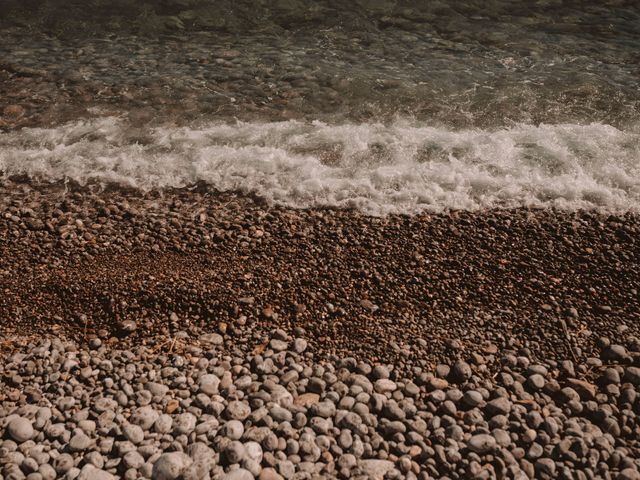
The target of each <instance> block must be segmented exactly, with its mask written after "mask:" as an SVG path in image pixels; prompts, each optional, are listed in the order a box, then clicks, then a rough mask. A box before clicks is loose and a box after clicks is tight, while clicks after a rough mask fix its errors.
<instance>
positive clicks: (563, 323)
mask: <svg viewBox="0 0 640 480" xmlns="http://www.w3.org/2000/svg"><path fill="white" fill-rule="evenodd" d="M560 325H562V329H563V330H564V334H565V336H566V337H567V342H568V343H569V351H570V352H571V356H572V357H573V361H574V362H575V363H578V358H577V357H576V353H575V352H574V351H573V345H572V344H571V337H570V335H569V329H568V328H567V323H566V322H565V321H564V320H562V319H560Z"/></svg>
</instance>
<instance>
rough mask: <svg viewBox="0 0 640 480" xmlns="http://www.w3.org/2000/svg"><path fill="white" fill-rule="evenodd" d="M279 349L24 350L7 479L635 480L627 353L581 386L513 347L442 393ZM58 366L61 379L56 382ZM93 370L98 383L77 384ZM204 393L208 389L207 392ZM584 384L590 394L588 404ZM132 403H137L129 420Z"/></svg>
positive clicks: (11, 365)
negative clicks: (580, 388) (88, 369)
mask: <svg viewBox="0 0 640 480" xmlns="http://www.w3.org/2000/svg"><path fill="white" fill-rule="evenodd" d="M281 336H282V332H281V331H273V332H272V334H271V339H270V341H269V342H266V345H267V346H266V348H263V349H259V351H255V352H247V353H243V354H240V352H239V353H238V354H232V355H229V354H228V353H227V352H225V351H224V350H223V349H221V348H219V346H213V345H211V344H208V346H207V347H204V348H201V347H197V345H199V344H196V343H192V344H185V346H184V348H183V349H182V351H181V352H171V351H169V350H168V349H169V348H170V347H165V348H166V349H165V350H162V349H161V350H157V349H149V348H146V347H142V346H139V347H134V348H132V349H127V350H121V349H119V348H118V346H117V345H115V346H113V347H110V346H106V345H101V346H98V347H91V348H87V347H86V346H83V345H79V344H76V343H74V342H72V341H63V340H60V339H55V338H52V339H45V340H41V341H39V342H37V343H31V344H28V345H25V346H24V348H23V349H20V350H17V351H15V352H13V353H11V354H7V355H5V356H4V357H3V359H2V364H3V366H4V370H3V371H4V372H5V374H4V375H3V377H2V380H1V381H0V388H1V389H2V391H3V392H5V391H9V390H10V389H11V388H12V387H11V385H12V384H13V382H14V380H13V379H14V377H15V375H20V377H21V387H22V389H23V390H22V392H21V393H19V395H18V396H17V397H15V398H13V399H10V398H9V397H8V396H7V395H4V396H3V397H2V401H1V403H0V438H2V440H1V443H0V452H2V455H0V468H1V470H0V472H1V473H2V475H3V476H4V478H31V479H33V478H43V479H53V478H56V477H57V476H64V477H65V478H87V479H112V478H131V479H134V478H140V477H143V478H153V479H172V480H173V479H178V478H183V479H185V480H186V479H207V478H229V479H255V478H257V479H266V480H269V479H274V480H277V479H284V478H296V479H298V478H300V479H302V478H345V479H346V478H374V479H375V478H379V479H393V478H398V479H399V478H419V479H423V478H424V479H427V478H441V477H445V476H446V477H449V478H469V477H474V478H491V474H489V472H494V473H495V475H496V476H501V477H504V478H525V477H531V476H535V478H549V479H550V478H557V476H558V475H562V476H564V477H566V478H571V477H572V476H573V477H574V478H576V475H577V476H578V477H577V478H613V479H636V478H638V477H639V473H638V472H639V471H640V456H638V455H637V452H638V451H640V450H639V449H640V444H639V443H638V442H639V439H640V422H638V418H640V417H639V416H638V408H639V405H640V404H639V403H638V401H639V398H640V397H639V396H638V394H637V390H636V387H637V386H636V385H634V383H632V382H626V383H622V382H623V380H622V379H623V378H634V377H633V375H634V374H635V370H634V369H637V367H636V366H635V365H630V364H629V361H630V359H632V360H631V361H632V362H634V363H636V364H637V362H638V361H640V348H638V347H639V346H640V345H639V344H638V343H637V342H635V340H634V339H630V341H629V342H628V345H627V346H625V352H626V355H624V356H618V357H616V358H615V359H614V358H612V357H611V354H610V353H606V352H607V351H608V350H607V348H608V347H604V350H603V355H602V360H603V361H599V362H595V360H600V359H599V358H597V357H593V359H594V360H592V361H590V363H592V364H594V365H596V364H597V365H599V366H597V367H594V368H593V370H592V371H590V372H589V373H588V375H583V376H582V377H581V378H574V377H572V376H569V375H567V373H568V372H570V373H571V374H574V373H575V370H576V368H564V367H563V368H562V369H561V368H558V367H559V365H562V364H564V365H565V367H566V366H568V365H567V364H566V362H570V361H569V360H567V361H561V362H557V361H555V360H545V359H544V358H541V357H538V356H536V355H534V354H533V353H532V352H529V351H526V350H523V349H520V350H519V351H510V350H504V351H502V352H497V353H495V354H494V355H493V356H492V357H490V358H488V359H487V360H486V362H485V363H482V364H479V365H478V364H477V362H466V361H462V360H454V361H452V363H451V365H450V366H451V368H450V369H449V370H448V372H446V373H447V374H446V376H449V374H451V380H452V382H455V383H448V382H446V381H436V380H442V379H440V378H439V377H437V376H436V375H437V374H438V373H444V372H445V369H444V368H442V367H439V368H438V371H429V370H423V371H421V372H417V373H416V374H415V375H414V376H412V377H406V376H404V375H401V374H398V373H397V372H396V371H395V369H392V368H389V367H388V366H387V365H381V364H377V365H376V364H370V363H367V362H352V361H351V359H350V358H348V357H345V358H340V357H334V358H333V359H332V361H331V362H326V361H324V360H322V359H317V358H316V357H315V355H314V354H313V353H312V352H308V353H304V350H303V352H299V350H300V349H299V348H298V349H296V348H293V346H294V345H295V344H296V343H297V344H300V343H301V342H300V341H298V340H302V338H295V339H292V340H291V341H289V342H288V345H289V346H290V347H287V348H286V349H284V350H281V349H280V348H279V347H280V345H279V344H278V343H277V342H275V343H274V342H273V340H274V339H277V338H280V337H281ZM272 347H275V348H272ZM477 355H479V354H478V353H477V352H471V353H470V354H469V358H477ZM514 359H516V360H515V361H514ZM605 360H606V362H605ZM563 362H564V363H563ZM267 364H268V365H269V368H265V365H267ZM65 365H67V367H65V368H66V369H65V371H66V372H67V376H66V377H65V378H62V377H60V376H58V375H56V372H59V371H60V370H61V368H63V367H64V366H65ZM89 365H90V366H91V367H92V369H93V371H94V374H95V377H96V379H100V381H99V382H97V383H95V384H88V383H86V378H85V377H84V375H83V371H84V369H85V368H86V367H87V366H89ZM486 367H490V368H489V369H487V368H486ZM576 367H578V368H577V369H578V370H579V369H580V367H581V365H577V366H576ZM292 370H294V371H296V372H297V376H296V377H291V376H290V375H289V372H290V371H292ZM614 371H615V372H616V374H617V375H616V374H613V373H612V372H614ZM361 372H364V373H361ZM285 377H287V380H286V382H283V381H282V378H285ZM603 378H604V379H606V381H602V380H601V379H603ZM106 379H111V380H112V382H105V380H106ZM203 382H205V383H207V384H210V385H215V388H212V389H211V391H210V393H204V392H203V391H202V385H203ZM579 384H583V386H584V388H587V385H589V386H590V387H589V388H593V390H594V392H593V394H592V395H589V396H587V397H582V396H581V395H580V394H579V393H578V392H577V391H576V389H575V388H577V386H578V385H579ZM569 385H572V386H569ZM612 385H615V386H619V388H618V390H615V389H614V390H611V386H612ZM28 392H39V393H38V395H37V396H35V397H34V396H33V393H28ZM141 392H147V393H149V394H150V396H148V397H147V396H142V397H141V396H140V393H141ZM318 392H319V393H318ZM531 392H533V393H531ZM60 394H62V396H59V395H60ZM122 396H123V398H122V400H123V401H122V402H121V401H119V397H122ZM71 399H73V403H72V402H71ZM141 399H142V400H143V403H145V405H142V406H137V407H134V408H131V406H132V405H137V403H138V402H140V400H141ZM174 401H175V402H176V403H175V406H172V407H170V405H174V403H173V402H174ZM53 405H56V406H55V407H53ZM68 405H73V407H68V408H64V409H62V408H60V406H65V407H66V406H68ZM161 412H167V413H161ZM579 472H580V473H579ZM314 476H315V477H314Z"/></svg>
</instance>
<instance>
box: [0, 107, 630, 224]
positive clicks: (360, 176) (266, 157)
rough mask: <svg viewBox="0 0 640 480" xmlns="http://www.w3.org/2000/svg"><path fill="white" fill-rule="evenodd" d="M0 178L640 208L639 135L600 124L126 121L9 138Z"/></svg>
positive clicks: (407, 202)
mask: <svg viewBox="0 0 640 480" xmlns="http://www.w3.org/2000/svg"><path fill="white" fill-rule="evenodd" d="M0 171H1V172H3V175H5V176H10V175H28V176H31V177H33V178H34V179H39V180H45V181H49V180H51V181H58V180H63V179H72V180H74V181H77V182H80V183H89V182H92V183H96V182H98V183H103V184H111V183H115V184H120V185H126V186H131V187H135V188H139V189H143V190H149V189H155V188H164V187H182V186H188V185H191V184H194V183H197V182H205V183H207V184H209V185H210V186H211V187H212V188H215V189H217V190H221V191H230V190H233V191H241V192H246V193H251V194H256V195H259V196H261V197H264V198H265V199H267V200H269V201H272V202H275V203H278V204H282V205H287V206H293V207H319V206H320V207H321V206H331V207H347V208H357V209H360V210H362V211H364V212H366V213H368V214H374V215H383V214H387V213H407V214H415V213H419V212H425V211H427V212H439V211H445V210H450V209H464V210H477V209H483V208H494V207H521V206H535V207H557V208H564V209H583V208H587V209H590V208H597V209H603V210H609V211H637V210H640V132H639V131H635V130H620V129H618V128H615V127H613V126H610V125H604V124H599V123H594V124H589V125H576V124H559V125H538V126H533V125H525V124H521V125H516V126H513V127H510V128H501V129H493V130H483V129H472V130H453V129H447V128H443V127H436V126H429V125H425V124H417V123H415V122H412V121H410V120H407V119H399V120H397V121H395V122H393V123H390V124H382V123H359V124H356V123H351V124H349V123H342V124H330V123H323V122H319V121H316V122H301V121H293V120H291V121H283V122H271V123H252V122H237V123H210V124H206V125H200V126H192V127H167V126H161V127H153V128H146V127H145V128H137V127H136V126H135V125H132V124H130V123H129V122H128V121H127V120H126V119H124V118H120V117H100V118H94V119H90V120H82V121H74V122H71V123H68V124H65V125H61V126H58V127H55V128H32V129H23V130H21V131H18V132H10V133H6V134H1V135H0Z"/></svg>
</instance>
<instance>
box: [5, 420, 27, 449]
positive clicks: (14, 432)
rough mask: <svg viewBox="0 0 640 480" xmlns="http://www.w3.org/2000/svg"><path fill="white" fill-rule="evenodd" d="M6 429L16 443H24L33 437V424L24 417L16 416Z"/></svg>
mask: <svg viewBox="0 0 640 480" xmlns="http://www.w3.org/2000/svg"><path fill="white" fill-rule="evenodd" d="M7 431H8V432H9V435H10V436H11V438H13V439H14V440H15V441H16V442H18V443H24V442H26V441H27V440H31V439H32V438H33V434H34V430H33V425H32V424H31V422H30V421H29V420H27V419H26V418H24V417H16V418H14V419H13V420H11V422H9V425H8V426H7Z"/></svg>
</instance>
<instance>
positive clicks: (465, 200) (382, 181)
mask: <svg viewBox="0 0 640 480" xmlns="http://www.w3.org/2000/svg"><path fill="white" fill-rule="evenodd" d="M514 3H517V4H518V5H514ZM25 5H26V6H25ZM74 5H75V4H74V3H73V2H66V3H65V2H54V1H49V2H33V3H32V4H29V3H27V4H25V3H17V2H7V3H5V4H4V5H3V7H0V8H2V10H1V11H0V13H2V14H3V15H0V18H2V20H1V22H2V23H1V24H2V26H3V29H2V32H1V33H0V39H1V40H2V41H1V42H0V64H4V65H10V66H11V68H12V69H13V70H14V71H23V72H24V71H27V72H31V73H28V74H29V75H32V76H33V75H40V76H41V77H42V78H46V79H47V80H46V82H44V81H43V82H42V84H39V85H40V87H39V88H40V90H38V89H34V88H32V87H30V88H31V89H32V90H33V92H32V96H34V97H35V96H37V95H42V96H44V97H46V96H47V95H49V94H50V92H48V91H46V90H47V89H53V90H56V89H58V90H64V91H70V92H71V93H70V94H69V96H70V98H71V100H70V101H75V100H74V95H76V97H82V98H83V100H82V101H81V102H80V103H81V104H82V105H81V106H80V107H78V106H77V105H76V107H78V108H77V110H78V114H77V118H74V117H73V115H72V116H71V117H70V116H69V114H68V113H67V114H66V116H64V117H63V116H62V115H61V116H60V117H59V121H56V118H57V117H56V116H55V114H54V115H53V116H51V115H49V116H48V117H46V118H47V119H46V121H44V120H42V121H40V122H38V121H37V119H36V120H34V121H32V122H31V123H30V124H28V123H26V124H25V125H26V126H29V127H41V128H44V130H29V129H23V130H22V131H20V130H18V129H15V128H10V120H11V119H9V120H6V121H5V124H4V125H5V126H6V125H9V127H7V128H5V133H4V134H0V146H1V147H2V150H1V151H0V169H2V170H4V171H5V173H19V172H22V173H29V174H34V175H36V174H37V175H38V176H40V177H45V178H61V177H65V176H66V177H70V178H74V179H76V180H79V181H101V182H106V181H117V182H123V183H127V184H134V185H137V186H140V187H142V188H151V187H161V186H165V185H187V184H189V183H192V182H194V181H201V180H204V181H207V182H209V183H210V184H211V185H212V186H213V187H215V188H218V189H238V190H243V191H249V192H253V193H258V194H260V195H263V196H265V197H266V198H269V199H272V200H274V201H277V202H281V203H285V204H288V205H295V206H310V205H340V206H355V207H358V208H362V209H364V210H365V211H367V212H371V213H376V212H378V213H384V212H407V213H413V212H417V211H422V210H442V209H447V208H485V207H492V206H498V205H508V206H519V205H554V206H561V207H565V208H585V207H586V208H588V207H598V208H605V209H607V208H608V209H614V210H636V209H638V207H639V206H640V180H639V179H640V175H639V174H640V143H639V141H638V138H639V135H640V131H639V130H638V127H637V125H638V118H639V117H638V113H639V108H640V107H639V106H640V88H639V82H640V66H639V65H640V62H639V60H640V54H639V53H638V52H640V8H639V7H638V6H637V4H636V2H624V1H616V2H599V3H598V5H595V6H594V5H591V6H585V5H577V4H576V5H575V6H571V5H569V4H568V2H559V1H553V0H546V1H538V2H506V1H504V2H503V1H494V2H471V1H466V2H404V3H403V2H399V1H398V2H395V1H391V0H389V1H387V0H366V1H365V0H361V1H359V2H355V3H350V4H349V5H348V6H347V5H346V4H343V2H330V1H325V2H305V1H304V0H299V1H293V0H292V1H272V2H243V1H240V2H229V3H226V2H210V1H206V0H202V1H200V0H193V1H188V2H185V1H180V2H178V1H176V2H173V1H165V2H161V3H153V2H147V3H144V2H130V3H129V2H126V1H124V0H121V1H119V2H102V1H101V0H94V1H93V3H92V5H93V10H92V11H90V12H89V11H86V9H84V10H83V9H78V7H76V6H74ZM143 7H144V8H143ZM34 72H35V73H34ZM7 85H8V83H7ZM11 85H13V84H11ZM12 88H14V87H13V86H12ZM76 91H77V92H79V93H77V94H74V93H73V92H76ZM86 92H91V93H90V94H87V93H86ZM9 93H12V92H9ZM13 93H15V92H13ZM18 97H19V96H18V95H17V94H16V95H14V97H11V95H7V96H6V98H18ZM85 97H88V98H85ZM18 102H22V104H23V105H24V108H25V109H26V111H27V113H28V111H29V106H28V104H27V103H28V102H26V101H25V100H24V99H23V98H18ZM34 102H37V98H36V99H35V100H34ZM5 103H10V102H8V101H6V102H5ZM51 103H55V102H51ZM0 110H1V109H0ZM140 112H142V113H140ZM5 116H7V115H5ZM34 118H35V117H34ZM43 118H44V117H43ZM0 125H2V124H0Z"/></svg>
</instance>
